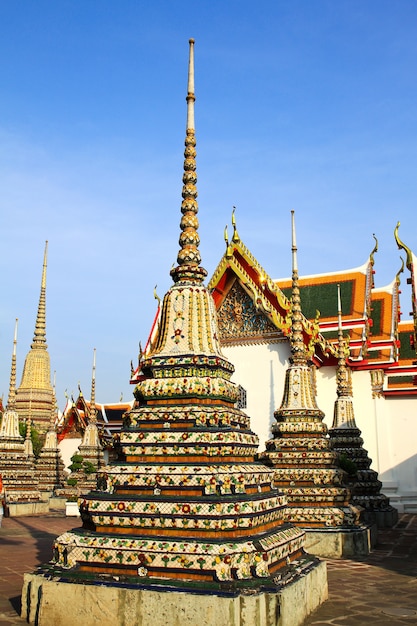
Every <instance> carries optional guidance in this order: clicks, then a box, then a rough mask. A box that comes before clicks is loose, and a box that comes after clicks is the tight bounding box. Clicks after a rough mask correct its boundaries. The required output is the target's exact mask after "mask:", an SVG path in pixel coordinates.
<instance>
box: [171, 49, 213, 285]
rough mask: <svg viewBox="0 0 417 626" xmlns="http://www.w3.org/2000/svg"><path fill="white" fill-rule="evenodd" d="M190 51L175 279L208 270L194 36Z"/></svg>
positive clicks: (196, 276) (197, 277)
mask: <svg viewBox="0 0 417 626" xmlns="http://www.w3.org/2000/svg"><path fill="white" fill-rule="evenodd" d="M189 44H190V54H189V62H188V91H187V98H186V100H187V126H186V137H185V151H184V174H183V177H182V181H183V188H182V198H183V200H182V203H181V213H182V218H181V222H180V228H181V231H182V232H181V234H180V239H179V244H180V246H181V249H180V251H179V252H178V256H177V263H178V266H177V267H174V268H173V269H172V270H171V272H170V273H171V276H172V278H173V280H174V282H175V283H176V282H178V281H180V280H187V279H188V280H190V279H191V280H193V281H198V282H202V281H203V280H204V278H205V277H206V276H207V272H206V270H205V269H204V268H203V267H200V263H201V256H200V252H199V250H198V246H199V243H200V237H199V235H198V232H197V230H198V218H197V213H198V204H197V199H196V198H197V186H196V183H197V172H196V149H195V145H196V139H195V128H194V126H195V124H194V103H195V94H194V39H190V41H189Z"/></svg>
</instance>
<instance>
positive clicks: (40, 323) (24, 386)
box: [16, 242, 53, 433]
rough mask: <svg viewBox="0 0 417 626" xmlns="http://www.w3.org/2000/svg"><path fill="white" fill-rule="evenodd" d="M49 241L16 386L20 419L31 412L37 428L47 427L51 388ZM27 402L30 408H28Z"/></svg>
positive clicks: (43, 428)
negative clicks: (30, 336)
mask: <svg viewBox="0 0 417 626" xmlns="http://www.w3.org/2000/svg"><path fill="white" fill-rule="evenodd" d="M47 253H48V242H46V244H45V252H44V257H43V268H42V281H41V292H40V297H39V305H38V313H37V316H36V323H35V332H34V336H33V341H32V344H31V347H30V351H29V352H28V354H27V356H26V359H25V364H24V367H23V374H22V380H21V383H20V386H19V388H18V390H17V398H16V407H17V411H18V413H19V416H20V419H22V420H26V419H28V417H29V413H31V418H32V421H33V425H34V426H35V428H36V429H37V430H39V432H41V433H45V432H46V431H47V430H48V426H49V419H50V415H51V407H52V403H53V389H52V385H51V365H50V359H49V353H48V346H47V344H46V269H47ZM29 405H30V410H29Z"/></svg>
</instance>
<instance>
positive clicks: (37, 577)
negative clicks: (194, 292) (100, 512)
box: [21, 560, 328, 626]
mask: <svg viewBox="0 0 417 626" xmlns="http://www.w3.org/2000/svg"><path fill="white" fill-rule="evenodd" d="M293 574H294V576H295V577H294V578H293V579H292V580H291V581H290V582H288V583H287V584H281V585H280V584H277V585H274V584H273V583H272V582H269V584H268V585H266V584H264V585H263V588H262V587H261V583H260V581H259V580H258V581H257V585H253V584H252V585H251V586H248V587H246V588H245V587H244V588H241V589H235V590H233V589H232V588H230V589H228V588H227V587H224V586H222V587H221V588H220V585H219V589H218V590H216V589H210V588H208V589H206V590H204V592H203V591H202V590H201V589H195V588H194V589H193V587H192V586H190V587H189V588H188V589H187V587H186V583H178V581H176V584H175V583H172V584H171V582H170V583H167V582H166V581H164V582H163V581H161V583H160V585H158V583H155V582H154V581H152V582H151V583H149V584H148V585H146V584H143V585H141V586H140V587H138V586H137V585H133V584H130V585H129V584H124V583H121V582H119V583H118V582H117V581H116V580H114V579H112V582H108V581H106V580H105V579H103V578H101V579H100V580H98V579H96V580H94V581H93V580H91V581H89V583H82V582H76V581H74V580H69V579H68V578H67V579H65V571H62V570H61V575H57V572H56V571H55V570H54V571H51V572H49V573H48V571H44V572H43V573H34V574H25V577H24V584H23V590H22V615H21V616H22V618H23V619H24V620H25V621H26V622H27V623H28V624H36V625H37V626H50V625H51V624H54V625H55V626H79V625H80V624H83V626H95V625H96V624H100V626H118V625H122V624H123V625H125V626H128V625H132V626H133V624H144V625H145V624H152V626H178V624H181V626H195V625H196V624H204V625H205V626H300V625H301V624H303V622H304V620H305V619H306V617H307V616H308V615H309V614H310V613H312V612H313V611H314V610H315V609H317V608H318V607H319V606H320V605H321V604H322V603H323V602H324V601H325V600H327V597H328V588H327V570H326V564H325V563H324V562H320V561H318V560H312V561H311V563H310V566H309V567H308V568H307V569H304V570H303V571H302V572H301V574H299V573H297V572H293ZM252 582H254V581H252ZM69 607H70V608H69Z"/></svg>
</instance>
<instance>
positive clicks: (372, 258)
mask: <svg viewBox="0 0 417 626" xmlns="http://www.w3.org/2000/svg"><path fill="white" fill-rule="evenodd" d="M372 237H373V238H374V239H375V246H374V248H373V250H372V252H371V254H370V255H369V260H370V262H371V265H372V266H373V265H374V263H375V260H374V254H375V253H376V252H378V239H377V238H376V237H375V233H372Z"/></svg>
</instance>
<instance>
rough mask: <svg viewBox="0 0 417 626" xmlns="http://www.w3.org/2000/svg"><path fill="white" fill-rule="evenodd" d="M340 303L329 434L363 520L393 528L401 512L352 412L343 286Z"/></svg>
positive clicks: (353, 500) (350, 373) (338, 299)
mask: <svg viewBox="0 0 417 626" xmlns="http://www.w3.org/2000/svg"><path fill="white" fill-rule="evenodd" d="M337 302H338V365H337V370H336V381H337V392H336V393H337V398H336V401H335V404H334V414H333V425H332V428H331V429H330V430H329V436H330V447H331V448H332V450H334V451H335V452H337V454H338V455H339V459H340V464H341V465H342V466H343V467H344V469H345V470H346V472H347V474H348V477H349V478H348V480H347V483H348V486H349V487H350V489H351V490H352V500H351V501H352V504H353V505H355V506H357V507H360V508H361V510H362V512H361V519H362V520H363V521H364V522H366V523H377V525H378V526H380V527H381V528H384V527H386V526H392V525H393V524H394V523H395V522H396V521H397V518H398V512H397V510H396V509H394V507H392V506H391V505H390V503H389V499H388V498H387V497H386V496H384V495H383V494H382V493H381V487H382V484H381V482H380V481H379V480H378V473H377V472H375V471H374V470H372V469H370V467H371V463H372V461H371V459H370V458H369V457H368V453H367V451H366V450H365V449H364V448H363V439H362V437H361V431H360V430H359V428H358V427H357V425H356V422H355V414H354V408H353V392H352V372H351V369H350V367H349V366H348V364H347V359H348V357H349V348H348V346H347V344H346V340H345V338H344V336H343V327H342V303H341V297H340V285H338V286H337Z"/></svg>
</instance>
